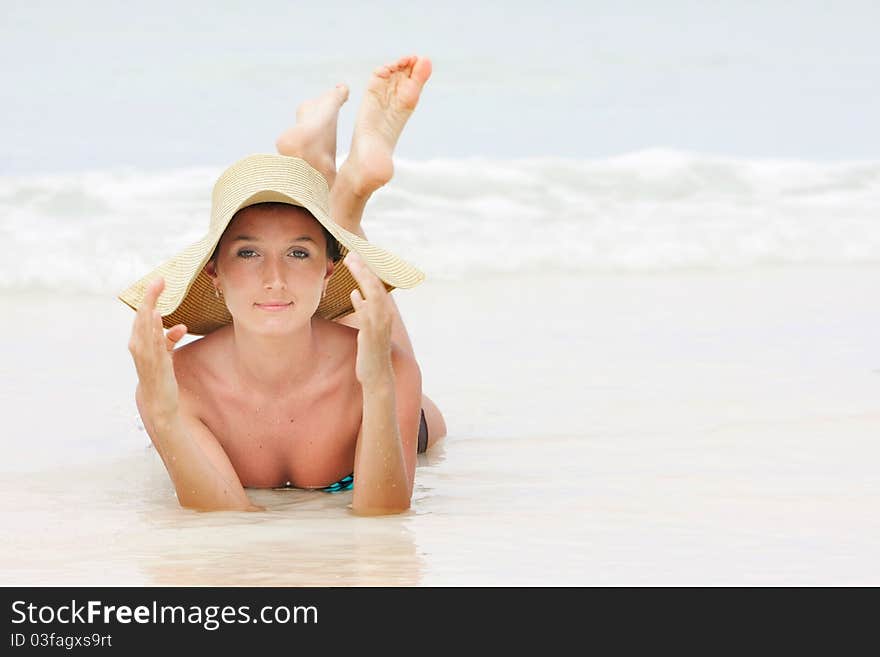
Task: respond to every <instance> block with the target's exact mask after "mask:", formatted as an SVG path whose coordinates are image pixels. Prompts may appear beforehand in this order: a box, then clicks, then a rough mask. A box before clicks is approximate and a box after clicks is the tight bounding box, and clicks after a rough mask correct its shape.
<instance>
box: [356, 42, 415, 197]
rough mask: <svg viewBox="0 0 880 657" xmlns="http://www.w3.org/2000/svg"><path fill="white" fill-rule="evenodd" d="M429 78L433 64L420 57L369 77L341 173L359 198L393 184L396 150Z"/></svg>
mask: <svg viewBox="0 0 880 657" xmlns="http://www.w3.org/2000/svg"><path fill="white" fill-rule="evenodd" d="M430 76H431V60H430V59H428V58H427V57H418V56H410V57H401V58H400V59H399V60H397V61H396V62H394V63H392V64H387V65H385V66H380V67H379V68H377V69H376V70H375V71H374V72H373V75H371V76H370V81H369V83H368V84H367V90H366V92H365V93H364V100H363V102H362V103H361V106H360V109H359V110H358V115H357V118H356V119H355V125H354V135H353V137H352V141H351V150H350V152H349V155H348V158H347V159H346V160H345V162H344V163H343V165H342V168H341V169H340V174H341V173H342V171H343V170H344V171H345V173H346V180H347V182H348V183H349V184H350V190H349V191H351V192H352V193H353V194H355V195H356V196H359V197H366V196H369V195H370V194H371V193H373V192H374V191H375V190H377V189H379V188H380V187H381V186H382V185H384V184H386V183H387V182H388V181H389V180H391V176H392V175H393V173H394V165H393V162H392V159H391V156H392V154H393V152H394V147H395V146H396V145H397V140H398V138H399V137H400V133H401V132H402V131H403V126H404V125H406V122H407V119H409V117H410V115H411V114H412V113H413V110H415V108H416V103H418V101H419V94H421V92H422V87H423V86H424V85H425V82H427V81H428V78H429V77H430Z"/></svg>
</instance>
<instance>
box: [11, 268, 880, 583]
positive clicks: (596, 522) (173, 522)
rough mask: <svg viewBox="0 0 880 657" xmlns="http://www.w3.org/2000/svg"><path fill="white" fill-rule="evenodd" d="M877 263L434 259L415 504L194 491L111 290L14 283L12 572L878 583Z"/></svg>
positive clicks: (184, 579) (45, 575) (62, 579)
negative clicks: (436, 425)
mask: <svg viewBox="0 0 880 657" xmlns="http://www.w3.org/2000/svg"><path fill="white" fill-rule="evenodd" d="M878 290H880V267H878V266H860V267H855V266H851V267H820V266H809V267H806V266H805V267H796V266H790V267H783V268H751V269H745V270H726V271H700V270H690V271H684V270H682V271H677V272H665V273H644V274H635V273H633V274H611V273H608V274H601V273H585V274H578V275H576V274H572V273H566V274H564V275H562V274H558V275H557V274H555V273H553V272H551V271H548V272H546V274H545V275H542V276H532V275H529V276H517V275H512V276H511V275H506V276H497V277H494V278H484V279H481V280H474V281H468V282H467V283H463V282H448V281H439V282H435V281H433V280H431V279H429V280H428V281H427V282H425V283H424V284H423V285H422V286H420V287H418V288H416V289H414V290H398V291H395V292H394V296H395V298H396V300H397V302H398V305H399V307H400V308H401V311H402V313H403V315H404V319H405V320H406V322H407V326H408V327H409V330H410V334H411V336H412V340H413V344H414V347H415V349H416V353H417V356H418V357H419V359H420V363H421V366H422V373H423V383H424V390H425V392H426V393H427V394H428V395H429V396H431V397H432V399H434V400H435V401H436V402H437V404H438V405H439V407H440V408H441V409H442V410H443V412H444V414H445V417H446V420H447V424H448V427H449V436H448V438H447V439H446V440H445V441H444V442H443V443H442V444H441V445H439V446H438V447H436V448H435V449H432V450H431V451H430V452H429V453H428V454H425V455H422V456H420V460H419V467H418V469H417V471H416V489H415V493H414V498H413V504H412V509H411V510H410V511H408V512H407V513H404V514H401V515H397V516H388V517H382V518H359V517H356V516H354V515H352V514H351V512H350V511H349V508H348V505H349V504H350V501H351V493H350V492H348V493H339V494H326V493H319V492H309V491H283V492H282V491H252V498H253V499H254V501H256V502H257V503H259V504H263V505H266V506H267V507H268V510H267V512H265V513H252V514H238V513H207V514H205V513H195V512H192V511H188V510H185V509H182V508H180V507H179V506H178V505H177V503H176V499H175V497H174V492H173V488H172V487H171V483H170V480H169V479H168V477H167V474H166V473H165V471H164V468H163V466H162V464H161V461H160V460H159V458H158V456H157V454H156V453H155V450H153V449H152V447H150V445H149V438H148V436H147V435H146V433H145V432H144V431H143V428H142V427H141V426H140V423H139V419H138V416H137V410H136V408H135V405H134V400H133V394H134V387H135V382H136V380H135V373H134V367H133V365H132V363H131V358H130V356H129V354H128V351H127V348H126V347H127V341H128V335H129V330H130V327H131V322H132V319H133V316H134V315H133V313H132V312H131V311H130V310H129V309H127V308H126V307H125V306H123V305H122V304H121V303H119V302H118V301H116V300H114V299H112V298H104V297H95V296H64V295H61V294H52V295H49V294H48V293H46V294H37V293H32V294H27V295H24V294H18V293H6V294H0V313H2V316H3V317H4V318H5V319H6V321H5V322H3V326H2V329H0V330H2V331H3V333H2V342H3V344H4V354H5V356H4V358H3V360H2V363H0V372H2V377H0V410H2V417H3V426H2V429H0V435H2V437H0V457H2V458H0V461H2V463H0V493H2V499H3V500H4V503H3V506H2V510H0V523H2V527H3V534H4V536H5V540H4V541H2V542H0V543H2V544H0V564H2V566H0V582H2V583H3V584H4V585H111V586H115V585H159V586H164V585H216V586H220V585H260V586H274V585H297V586H299V585H315V586H373V585H406V586H418V585H424V586H451V585H488V586H508V585H527V586H531V585H561V586H567V585H875V586H876V585H880V563H878V560H877V554H878V553H880V513H878V509H880V474H878V467H877V464H878V463H880V441H878V438H880V431H878V429H880V347H878V342H877V340H876V333H877V327H878V326H880V308H878V304H877V291H878Z"/></svg>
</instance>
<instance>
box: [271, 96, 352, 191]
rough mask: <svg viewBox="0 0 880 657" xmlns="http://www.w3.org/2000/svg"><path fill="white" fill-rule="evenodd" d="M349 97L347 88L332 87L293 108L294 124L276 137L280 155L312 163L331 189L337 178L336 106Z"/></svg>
mask: <svg viewBox="0 0 880 657" xmlns="http://www.w3.org/2000/svg"><path fill="white" fill-rule="evenodd" d="M346 100H348V87H346V86H345V85H344V84H337V85H336V87H335V88H334V89H331V90H330V91H328V92H326V93H323V94H321V95H320V96H318V97H317V98H312V99H310V100H307V101H305V102H304V103H303V104H302V105H300V106H299V107H298V108H297V110H296V125H294V126H293V127H292V128H288V129H287V130H285V131H284V132H283V133H281V135H280V136H279V137H278V139H276V140H275V147H276V148H277V149H278V152H279V153H280V154H281V155H288V156H290V157H299V158H302V159H303V160H305V161H306V162H308V163H309V164H311V165H312V166H313V167H315V169H317V170H318V172H319V173H320V174H321V175H322V176H324V178H326V180H327V186H328V187H330V189H333V184H334V182H335V179H336V122H337V119H338V117H339V108H340V107H342V104H343V103H344V102H345V101H346Z"/></svg>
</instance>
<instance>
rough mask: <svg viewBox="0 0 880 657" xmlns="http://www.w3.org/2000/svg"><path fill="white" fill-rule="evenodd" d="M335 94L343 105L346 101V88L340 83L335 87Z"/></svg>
mask: <svg viewBox="0 0 880 657" xmlns="http://www.w3.org/2000/svg"><path fill="white" fill-rule="evenodd" d="M336 93H337V94H339V98H340V100H341V101H342V102H343V103H344V102H345V101H347V100H348V86H347V85H344V84H342V83H341V82H340V83H339V84H337V85H336Z"/></svg>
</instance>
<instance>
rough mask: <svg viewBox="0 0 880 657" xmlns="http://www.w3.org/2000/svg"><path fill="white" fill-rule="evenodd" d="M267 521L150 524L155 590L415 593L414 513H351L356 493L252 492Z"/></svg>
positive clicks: (178, 512) (146, 559) (196, 516)
mask: <svg viewBox="0 0 880 657" xmlns="http://www.w3.org/2000/svg"><path fill="white" fill-rule="evenodd" d="M248 493H249V495H250V497H251V499H253V501H254V502H255V503H257V504H260V505H262V506H265V507H266V509H267V510H266V512H264V513H231V512H230V513H195V512H191V511H186V510H183V509H180V508H179V507H178V508H177V509H171V508H169V509H166V510H165V511H167V512H160V513H156V511H157V509H153V510H152V512H151V517H150V518H144V520H146V521H147V522H149V523H151V524H152V525H153V527H154V531H153V532H152V533H151V539H150V542H151V545H150V549H149V551H145V552H141V554H140V556H139V563H140V566H141V570H142V572H143V574H144V575H145V577H146V578H147V579H148V581H149V583H151V584H155V585H174V586H383V585H388V586H415V585H418V584H419V583H420V580H421V576H422V572H423V565H424V564H423V562H422V558H421V556H420V555H419V554H418V553H417V550H416V542H415V540H414V537H413V533H412V531H411V530H410V529H409V527H408V524H409V522H410V521H411V519H412V516H413V514H414V512H413V511H410V512H407V513H405V514H400V515H395V516H385V517H381V518H361V517H358V516H355V515H353V514H352V513H351V510H350V505H351V492H347V493H336V494H328V493H321V492H311V491H299V490H291V491H271V490H269V491H248Z"/></svg>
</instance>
